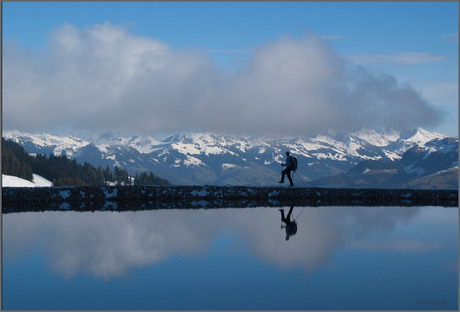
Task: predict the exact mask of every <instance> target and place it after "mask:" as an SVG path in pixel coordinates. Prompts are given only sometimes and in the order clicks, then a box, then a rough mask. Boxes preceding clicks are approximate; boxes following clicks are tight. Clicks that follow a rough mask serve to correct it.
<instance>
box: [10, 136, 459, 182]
mask: <svg viewBox="0 0 460 312" xmlns="http://www.w3.org/2000/svg"><path fill="white" fill-rule="evenodd" d="M3 135H4V137H5V138H9V139H12V140H14V141H16V142H18V143H20V144H21V145H22V146H23V147H24V148H25V150H26V151H27V152H28V153H44V154H47V155H49V154H51V153H53V154H55V155H61V154H66V155H67V156H68V157H70V158H74V159H76V160H77V161H78V162H80V163H83V162H88V163H90V164H92V165H93V166H102V167H105V166H107V165H108V166H110V167H113V166H115V165H116V166H119V167H122V168H124V169H126V170H128V172H130V174H132V175H134V174H135V173H136V172H143V171H153V172H154V173H155V174H156V175H158V176H160V177H163V178H166V179H168V180H170V181H171V182H172V183H174V184H220V185H227V184H229V185H235V184H242V185H244V184H251V185H254V184H255V185H259V184H260V185H270V184H273V181H276V180H279V174H280V169H281V167H280V163H281V162H284V160H285V152H286V151H287V150H289V151H291V153H292V154H293V155H294V156H296V157H297V159H298V161H299V173H301V174H302V176H303V177H304V178H305V179H306V180H314V179H318V178H322V177H326V176H331V175H337V174H341V173H344V172H346V171H348V170H350V169H351V168H353V167H354V166H356V165H357V164H358V163H360V162H362V161H388V162H393V161H399V160H401V157H402V155H403V154H404V153H405V152H406V151H407V150H409V149H410V148H412V147H413V146H415V145H418V146H425V145H426V144H427V143H428V142H429V141H432V140H433V139H444V138H446V136H444V135H442V134H438V133H433V132H428V131H426V130H424V129H421V128H417V129H414V130H411V131H397V130H392V129H386V130H372V129H362V130H360V131H356V132H352V133H331V132H325V133H323V134H320V135H316V136H301V137H284V138H266V137H250V136H231V135H218V134H214V133H209V132H206V133H192V134H182V135H172V136H168V137H166V138H164V139H162V140H156V139H154V138H153V137H150V136H123V135H119V134H115V133H105V134H102V135H92V136H91V137H84V138H76V137H71V136H61V137H60V136H56V135H51V134H45V133H42V134H32V133H24V132H19V131H4V133H3ZM457 141H458V139H457ZM427 148H429V149H431V150H433V151H436V150H437V149H438V148H439V145H436V146H427Z"/></svg>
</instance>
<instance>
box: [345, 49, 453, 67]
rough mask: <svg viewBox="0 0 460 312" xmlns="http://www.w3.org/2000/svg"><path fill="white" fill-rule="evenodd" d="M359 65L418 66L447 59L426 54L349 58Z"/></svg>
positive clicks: (406, 53)
mask: <svg viewBox="0 0 460 312" xmlns="http://www.w3.org/2000/svg"><path fill="white" fill-rule="evenodd" d="M347 59H348V60H350V61H352V62H353V63H354V64H357V65H364V64H375V63H393V64H400V65H416V64H426V63H435V62H442V61H445V58H444V57H442V56H439V55H434V54H431V53H426V52H402V53H388V54H363V55H350V56H348V57H347Z"/></svg>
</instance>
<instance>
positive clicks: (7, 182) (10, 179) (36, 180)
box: [2, 174, 53, 187]
mask: <svg viewBox="0 0 460 312" xmlns="http://www.w3.org/2000/svg"><path fill="white" fill-rule="evenodd" d="M2 186H3V187H49V186H53V183H52V182H51V181H48V180H47V179H45V178H43V177H42V176H39V175H38V174H33V182H30V181H27V180H24V179H21V178H19V177H15V176H10V175H6V174H2Z"/></svg>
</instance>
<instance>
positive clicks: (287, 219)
mask: <svg viewBox="0 0 460 312" xmlns="http://www.w3.org/2000/svg"><path fill="white" fill-rule="evenodd" d="M293 209H294V206H291V208H290V209H289V212H288V214H287V216H284V209H278V210H279V211H280V212H281V222H284V223H285V224H286V225H284V226H283V225H281V229H282V228H285V229H286V240H289V237H290V236H293V235H295V234H296V233H297V223H296V222H295V220H292V221H291V215H292V211H293Z"/></svg>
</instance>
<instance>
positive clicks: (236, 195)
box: [2, 185, 458, 213]
mask: <svg viewBox="0 0 460 312" xmlns="http://www.w3.org/2000/svg"><path fill="white" fill-rule="evenodd" d="M285 206H311V207H318V206H443V207H458V190H418V189H345V188H319V187H296V188H286V187H247V186H208V185H206V186H107V187H40V188H37V187H30V188H28V187H20V188H19V187H4V188H2V212H3V213H13V212H26V211H50V210H51V211H53V210H58V211H66V210H73V211H105V210H109V211H129V210H148V209H177V208H178V209H199V208H231V207H241V208H244V207H285Z"/></svg>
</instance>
